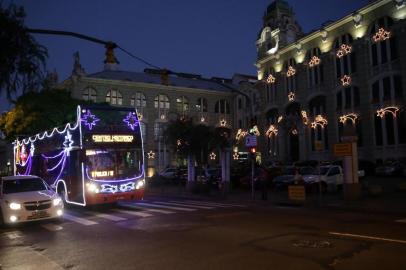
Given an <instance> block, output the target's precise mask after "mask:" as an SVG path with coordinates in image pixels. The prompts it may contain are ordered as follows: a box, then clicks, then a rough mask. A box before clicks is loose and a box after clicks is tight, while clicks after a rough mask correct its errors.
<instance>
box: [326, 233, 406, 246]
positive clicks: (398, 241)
mask: <svg viewBox="0 0 406 270" xmlns="http://www.w3.org/2000/svg"><path fill="white" fill-rule="evenodd" d="M329 234H331V235H338V236H346V237H352V238H364V239H369V240H379V241H385V242H393V243H399V244H406V240H399V239H391V238H382V237H375V236H368V235H359V234H351V233H339V232H329Z"/></svg>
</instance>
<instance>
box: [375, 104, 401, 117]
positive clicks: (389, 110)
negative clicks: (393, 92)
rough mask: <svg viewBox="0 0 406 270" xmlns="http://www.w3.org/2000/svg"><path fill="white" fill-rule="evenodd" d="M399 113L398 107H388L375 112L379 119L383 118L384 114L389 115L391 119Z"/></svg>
mask: <svg viewBox="0 0 406 270" xmlns="http://www.w3.org/2000/svg"><path fill="white" fill-rule="evenodd" d="M398 111H399V108H398V107H395V106H389V107H386V108H382V109H380V110H377V111H376V115H377V116H379V117H380V118H384V117H385V114H386V113H391V114H392V115H393V117H396V113H397V112H398Z"/></svg>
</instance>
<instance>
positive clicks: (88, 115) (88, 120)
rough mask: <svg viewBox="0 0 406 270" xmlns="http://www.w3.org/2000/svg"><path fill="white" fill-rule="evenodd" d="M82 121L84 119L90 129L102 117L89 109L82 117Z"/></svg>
mask: <svg viewBox="0 0 406 270" xmlns="http://www.w3.org/2000/svg"><path fill="white" fill-rule="evenodd" d="M80 121H82V122H83V123H84V124H85V126H87V128H88V129H89V130H92V128H93V127H94V126H95V125H96V123H97V122H98V121H100V119H99V118H97V117H96V116H95V115H94V114H92V113H91V112H90V110H87V111H86V113H85V114H84V115H83V116H82V118H81V119H80Z"/></svg>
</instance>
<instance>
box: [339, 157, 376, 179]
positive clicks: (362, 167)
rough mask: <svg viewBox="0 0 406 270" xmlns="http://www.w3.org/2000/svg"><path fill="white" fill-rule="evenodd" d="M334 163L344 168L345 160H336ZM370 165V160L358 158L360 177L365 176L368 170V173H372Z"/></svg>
mask: <svg viewBox="0 0 406 270" xmlns="http://www.w3.org/2000/svg"><path fill="white" fill-rule="evenodd" d="M372 164H373V163H372ZM332 165H337V166H340V167H341V168H343V161H342V160H336V161H334V162H333V163H332ZM370 166H371V165H370V163H369V161H366V160H358V177H359V178H362V177H365V176H366V175H367V172H368V175H372V173H371V167H370ZM372 170H374V169H372Z"/></svg>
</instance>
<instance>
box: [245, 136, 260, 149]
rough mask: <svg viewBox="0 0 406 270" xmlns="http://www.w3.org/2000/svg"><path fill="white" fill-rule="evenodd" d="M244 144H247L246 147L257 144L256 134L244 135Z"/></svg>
mask: <svg viewBox="0 0 406 270" xmlns="http://www.w3.org/2000/svg"><path fill="white" fill-rule="evenodd" d="M245 146H247V147H255V146H257V136H255V135H247V136H245Z"/></svg>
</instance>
